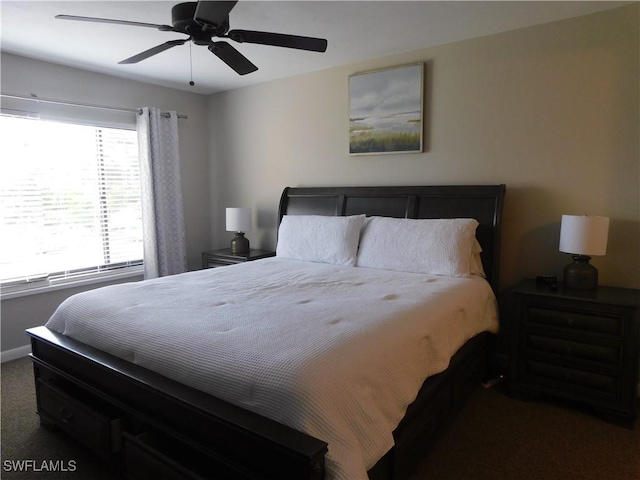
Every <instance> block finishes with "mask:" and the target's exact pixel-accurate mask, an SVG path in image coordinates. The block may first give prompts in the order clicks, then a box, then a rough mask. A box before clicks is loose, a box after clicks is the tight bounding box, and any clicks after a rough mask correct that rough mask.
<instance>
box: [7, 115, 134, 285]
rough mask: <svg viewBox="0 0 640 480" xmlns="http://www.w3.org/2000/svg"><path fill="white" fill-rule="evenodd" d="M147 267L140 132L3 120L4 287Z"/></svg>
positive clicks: (15, 118)
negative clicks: (143, 238) (141, 192)
mask: <svg viewBox="0 0 640 480" xmlns="http://www.w3.org/2000/svg"><path fill="white" fill-rule="evenodd" d="M141 264H142V215H141V200H140V171H139V163H138V141H137V133H136V131H135V130H127V129H122V128H104V127H97V126H87V125H78V124H71V123H60V122H53V121H44V120H35V119H29V118H24V117H11V116H4V115H3V116H0V282H2V283H3V284H4V286H6V285H7V284H11V285H19V284H23V285H25V286H26V285H28V284H30V283H33V282H49V281H52V280H56V279H61V278H76V277H78V276H81V275H82V276H84V275H88V274H95V273H100V272H105V271H111V270H115V269H120V268H122V267H128V266H133V265H141Z"/></svg>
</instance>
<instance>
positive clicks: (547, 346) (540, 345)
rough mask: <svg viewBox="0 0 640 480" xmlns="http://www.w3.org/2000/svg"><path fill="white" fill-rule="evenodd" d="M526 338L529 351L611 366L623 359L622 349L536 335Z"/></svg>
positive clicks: (528, 335) (529, 335)
mask: <svg viewBox="0 0 640 480" xmlns="http://www.w3.org/2000/svg"><path fill="white" fill-rule="evenodd" d="M526 338H527V349H528V350H535V351H538V352H544V353H553V354H558V355H564V356H567V357H573V358H579V359H583V360H590V361H594V362H600V363H604V364H607V365H611V366H617V365H619V364H620V361H621V358H622V355H621V348H620V347H615V346H605V345H592V344H589V343H581V342H574V341H571V340H565V339H561V338H553V337H547V336H544V335H534V334H527V336H526Z"/></svg>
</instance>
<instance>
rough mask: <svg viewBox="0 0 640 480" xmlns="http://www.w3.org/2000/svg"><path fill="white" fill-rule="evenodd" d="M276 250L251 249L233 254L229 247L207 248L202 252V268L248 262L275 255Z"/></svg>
mask: <svg viewBox="0 0 640 480" xmlns="http://www.w3.org/2000/svg"><path fill="white" fill-rule="evenodd" d="M275 254H276V252H270V251H267V250H253V249H251V250H250V251H249V253H245V254H233V253H231V249H230V248H222V249H220V250H209V251H208V252H202V268H216V267H225V266H227V265H235V264H236V263H243V262H250V261H252V260H260V259H261V258H268V257H273V256H275Z"/></svg>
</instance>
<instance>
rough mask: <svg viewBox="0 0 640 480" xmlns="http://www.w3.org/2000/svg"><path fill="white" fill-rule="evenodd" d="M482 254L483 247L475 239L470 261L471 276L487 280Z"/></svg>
mask: <svg viewBox="0 0 640 480" xmlns="http://www.w3.org/2000/svg"><path fill="white" fill-rule="evenodd" d="M481 252H482V247H481V246H480V242H478V240H477V239H475V242H474V245H473V249H472V250H471V260H470V262H471V263H470V266H469V268H470V270H471V275H479V276H481V277H482V278H487V274H486V273H485V272H484V267H483V266H482V257H481V256H480V253H481Z"/></svg>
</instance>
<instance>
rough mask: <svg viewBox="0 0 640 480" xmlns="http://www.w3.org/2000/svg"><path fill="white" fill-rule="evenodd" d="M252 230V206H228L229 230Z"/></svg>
mask: <svg viewBox="0 0 640 480" xmlns="http://www.w3.org/2000/svg"><path fill="white" fill-rule="evenodd" d="M250 230H251V209H250V208H236V207H233V208H227V232H243V233H244V232H248V231H250Z"/></svg>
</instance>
